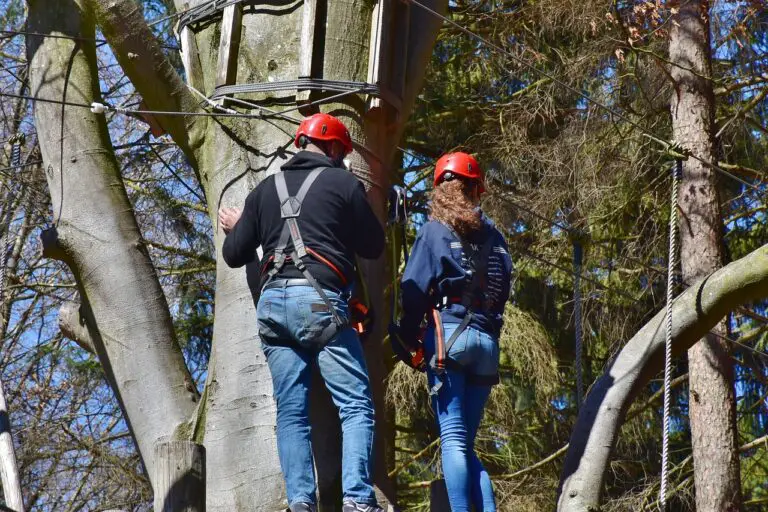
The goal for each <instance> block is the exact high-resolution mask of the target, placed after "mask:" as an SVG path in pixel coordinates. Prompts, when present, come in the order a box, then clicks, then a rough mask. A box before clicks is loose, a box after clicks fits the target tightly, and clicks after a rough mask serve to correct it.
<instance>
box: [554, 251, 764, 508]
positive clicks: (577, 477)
mask: <svg viewBox="0 0 768 512" xmlns="http://www.w3.org/2000/svg"><path fill="white" fill-rule="evenodd" d="M765 297H768V245H764V246H763V247H761V248H760V249H757V250H756V251H753V252H752V253H750V254H748V255H747V256H745V257H743V258H741V259H740V260H738V261H735V262H733V263H731V264H729V265H728V266H726V267H724V268H721V269H719V270H717V271H716V272H714V273H713V274H711V275H709V276H707V277H705V278H703V279H701V280H699V281H698V282H696V283H694V284H693V285H692V286H691V287H690V288H688V289H687V290H686V291H684V292H683V293H681V294H680V295H679V296H678V297H677V298H676V299H675V303H674V308H673V312H672V314H673V319H674V322H673V325H672V344H673V345H672V351H673V355H676V356H677V355H680V354H682V353H684V352H685V351H686V350H687V349H688V348H690V347H691V346H693V344H694V343H696V342H697V341H698V340H699V339H700V338H701V337H702V336H704V335H705V334H706V333H707V332H708V331H709V329H711V328H712V327H713V326H715V325H716V324H717V323H718V322H719V321H720V320H721V319H722V318H723V317H724V316H725V315H726V314H728V312H729V311H732V310H733V309H734V307H736V305H738V304H743V303H747V302H750V301H753V300H758V299H763V298H765ZM664 316H665V315H664V311H663V310H662V311H660V312H659V313H658V314H657V315H656V316H654V317H653V319H651V320H650V321H649V322H648V323H647V324H645V325H644V326H643V328H642V329H640V331H638V333H637V334H635V336H634V337H632V339H631V340H629V341H628V342H627V344H626V345H625V346H624V348H623V349H622V350H621V352H619V354H618V355H617V356H616V358H615V359H614V361H613V362H612V363H611V364H610V366H609V367H608V370H607V371H606V372H605V374H603V376H602V377H600V378H599V379H598V380H597V381H596V382H595V384H594V385H593V386H592V389H591V390H590V392H589V395H587V399H586V401H585V402H584V405H583V407H582V409H581V411H580V412H579V417H578V420H577V421H576V426H575V427H574V429H573V433H572V434H571V441H570V446H569V448H568V454H567V455H566V459H565V463H564V465H563V471H562V474H561V476H560V488H559V490H558V508H557V510H558V511H559V512H588V511H590V510H597V509H598V508H599V506H600V498H601V495H602V491H603V483H604V479H605V472H606V470H607V468H608V463H609V460H610V455H611V452H612V451H613V448H614V446H615V444H616V438H617V437H618V433H619V429H620V427H621V424H622V423H623V422H624V418H625V416H626V412H627V410H628V409H629V406H630V404H631V403H632V400H633V399H634V397H635V396H636V395H637V394H638V393H639V392H640V391H641V390H642V389H643V387H644V386H645V385H646V384H647V383H648V381H649V380H650V379H651V378H653V377H654V376H656V375H657V374H658V372H659V371H660V370H661V369H662V368H663V365H664V343H665V331H664Z"/></svg>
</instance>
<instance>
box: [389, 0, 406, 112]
mask: <svg viewBox="0 0 768 512" xmlns="http://www.w3.org/2000/svg"><path fill="white" fill-rule="evenodd" d="M392 25H393V27H392V32H391V37H392V45H391V46H392V53H391V54H390V55H391V67H390V76H389V80H388V82H389V88H390V93H391V95H392V96H393V97H394V98H395V99H397V100H398V103H399V104H398V105H393V106H394V107H396V108H397V109H398V115H399V111H400V107H401V106H402V101H403V95H404V93H405V84H406V80H407V78H408V77H407V73H408V38H409V37H410V26H411V4H410V3H409V2H407V1H400V2H397V3H396V5H395V13H394V20H393V23H392Z"/></svg>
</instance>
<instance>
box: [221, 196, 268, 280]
mask: <svg viewBox="0 0 768 512" xmlns="http://www.w3.org/2000/svg"><path fill="white" fill-rule="evenodd" d="M222 213H224V217H223V218H222ZM219 215H220V218H221V219H222V221H223V222H221V223H222V224H224V225H223V226H222V227H223V228H226V227H228V226H226V224H227V217H226V212H223V211H222V212H220V213H219ZM225 233H226V229H225ZM259 245H261V241H260V240H259V231H258V217H257V211H256V194H255V191H254V192H251V193H250V194H248V197H247V198H246V199H245V208H243V212H242V214H241V215H240V219H238V220H237V222H236V224H235V225H234V226H232V228H231V231H230V232H229V233H227V238H226V239H224V246H223V247H222V250H221V254H222V256H223V257H224V261H225V262H226V263H227V265H229V266H230V267H232V268H238V267H242V266H243V265H245V264H246V263H250V262H252V261H254V259H256V248H257V247H258V246H259Z"/></svg>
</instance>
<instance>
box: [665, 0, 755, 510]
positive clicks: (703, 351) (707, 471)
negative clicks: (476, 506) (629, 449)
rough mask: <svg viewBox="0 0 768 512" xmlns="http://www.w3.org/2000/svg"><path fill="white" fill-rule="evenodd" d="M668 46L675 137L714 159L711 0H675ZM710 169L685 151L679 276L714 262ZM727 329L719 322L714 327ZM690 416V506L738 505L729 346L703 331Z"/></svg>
mask: <svg viewBox="0 0 768 512" xmlns="http://www.w3.org/2000/svg"><path fill="white" fill-rule="evenodd" d="M672 21H673V24H672V29H671V33H670V42H669V50H670V51H669V53H670V60H671V61H672V62H673V63H674V64H675V65H673V66H672V77H673V79H674V81H675V93H674V96H673V98H672V102H671V105H672V127H673V132H674V139H675V140H676V141H678V142H679V143H681V144H682V145H683V146H685V147H686V148H688V149H689V150H691V151H692V152H693V153H694V154H695V155H697V156H699V157H701V158H703V159H705V160H707V161H709V162H714V161H715V148H714V137H713V134H714V109H715V106H714V102H715V97H714V94H713V91H712V82H711V81H710V80H708V79H707V78H705V77H708V76H711V75H712V65H711V49H710V36H709V2H708V1H706V0H703V1H702V0H696V1H691V2H681V4H680V6H679V12H678V14H677V15H676V16H674V18H673V20H672ZM716 178H717V176H716V174H715V171H714V170H712V169H710V168H708V167H706V166H704V165H703V164H702V163H701V162H699V161H697V160H694V159H692V158H689V159H688V160H687V161H686V162H685V163H684V165H683V177H682V183H681V190H680V203H679V207H680V210H681V218H682V219H681V222H680V228H681V229H680V235H681V254H680V258H681V263H682V276H683V282H684V283H691V282H693V281H696V280H698V279H699V278H701V277H702V276H705V275H707V274H709V273H711V272H712V271H714V270H715V269H717V268H719V267H720V266H721V265H722V262H723V256H722V238H721V234H722V230H723V226H722V219H721V214H720V203H719V199H718V193H717V180H716ZM715 332H717V333H718V334H721V335H725V334H726V333H727V330H726V326H725V322H720V323H719V324H718V325H717V326H716V327H715ZM688 366H689V372H690V376H689V384H690V400H689V404H690V405H689V406H690V421H691V437H692V442H693V461H694V484H695V488H696V509H697V510H698V511H699V512H723V511H730V510H738V509H739V508H740V505H741V481H740V477H739V455H738V439H737V431H736V399H735V391H734V383H733V362H732V361H731V357H730V346H729V345H728V343H727V342H726V341H724V340H723V339H721V338H718V337H717V336H715V335H712V334H708V335H707V336H705V337H704V338H702V340H701V341H700V342H699V343H697V344H696V345H694V346H693V347H692V348H691V349H690V350H689V351H688Z"/></svg>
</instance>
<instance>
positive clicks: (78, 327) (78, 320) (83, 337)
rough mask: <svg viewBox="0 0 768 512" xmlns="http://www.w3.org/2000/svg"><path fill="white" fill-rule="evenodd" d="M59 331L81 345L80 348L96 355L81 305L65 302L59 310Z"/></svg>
mask: <svg viewBox="0 0 768 512" xmlns="http://www.w3.org/2000/svg"><path fill="white" fill-rule="evenodd" d="M59 329H60V330H61V333H62V334H63V335H64V336H65V337H66V338H69V339H70V340H72V341H74V342H75V343H77V344H78V345H80V348H82V349H83V350H85V351H86V352H90V353H91V354H94V355H95V354H96V349H95V348H94V347H93V341H92V340H91V335H90V333H89V332H88V326H87V325H86V319H85V317H84V316H83V315H82V314H81V313H80V304H78V303H77V302H65V303H64V304H63V305H62V306H61V308H60V309H59Z"/></svg>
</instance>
